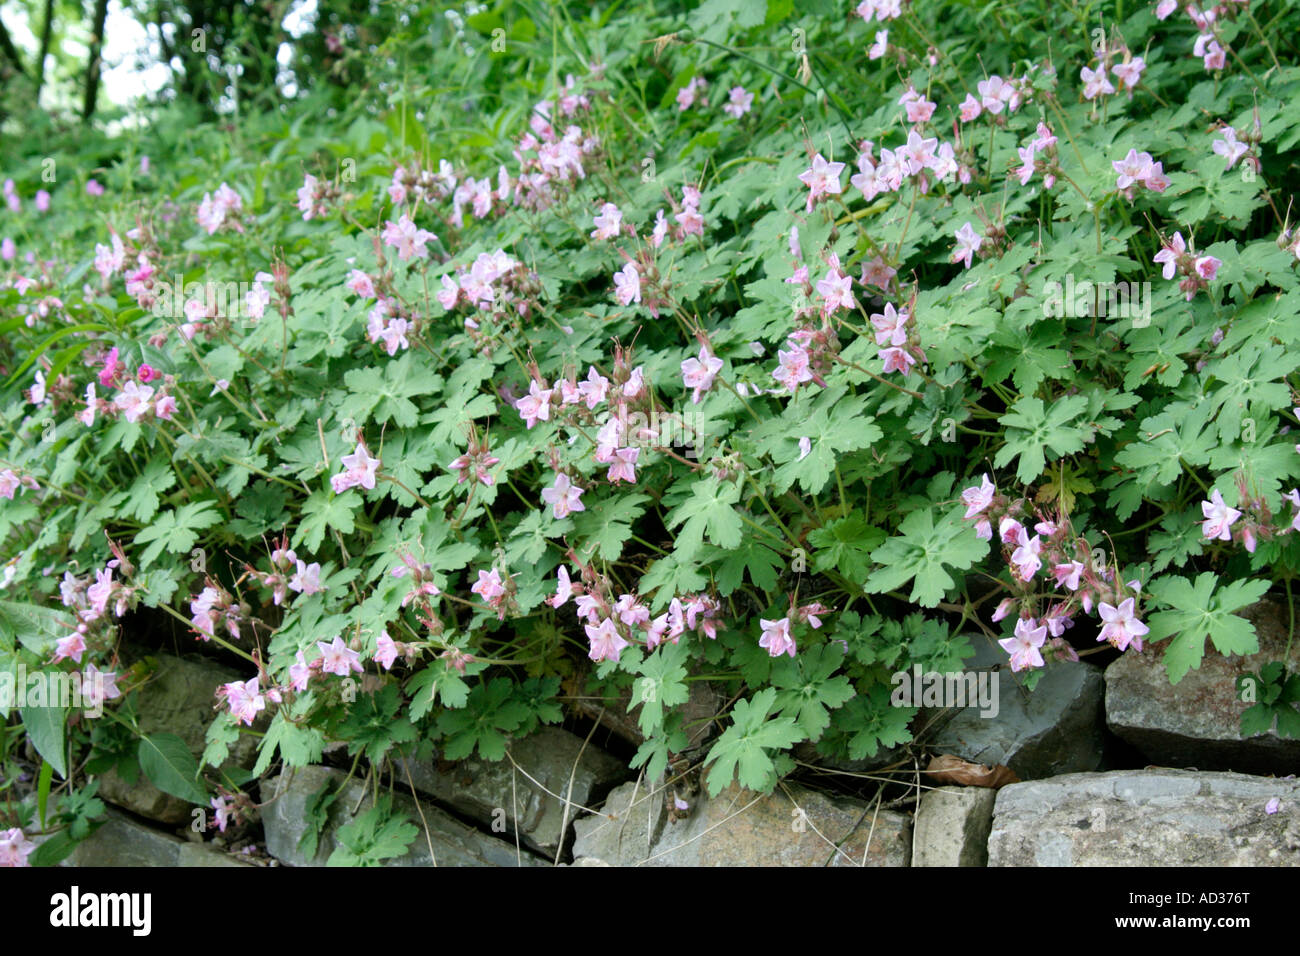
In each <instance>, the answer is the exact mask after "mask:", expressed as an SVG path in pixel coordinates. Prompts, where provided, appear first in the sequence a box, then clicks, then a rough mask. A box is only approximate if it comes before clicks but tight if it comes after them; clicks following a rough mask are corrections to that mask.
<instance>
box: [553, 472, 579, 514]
mask: <svg viewBox="0 0 1300 956" xmlns="http://www.w3.org/2000/svg"><path fill="white" fill-rule="evenodd" d="M582 492H583V489H581V488H579V487H578V486H577V485H575V484H573V482H572V481H570V480H569V476H568V475H566V474H564V473H563V472H561V473H560V474H558V475H556V476H555V484H553V485H552V486H551V487H549V488H543V489H542V500H543V501H544V502H546V503H547V504H548V505H551V507H552V513H553V514H554V515H555V517H556V518H557V519H558V518H567V517H568V516H569V514H570V513H572V512H574V511H586V510H587V508H586V506H585V505H583V503H582V501H581V498H582Z"/></svg>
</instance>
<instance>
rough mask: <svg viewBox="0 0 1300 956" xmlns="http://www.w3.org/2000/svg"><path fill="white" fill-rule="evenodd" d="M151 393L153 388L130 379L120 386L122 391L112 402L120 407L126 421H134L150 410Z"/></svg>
mask: <svg viewBox="0 0 1300 956" xmlns="http://www.w3.org/2000/svg"><path fill="white" fill-rule="evenodd" d="M152 395H153V389H152V388H150V387H149V386H148V385H138V384H136V383H135V382H134V381H131V382H127V383H126V384H125V385H123V386H122V391H121V392H120V393H119V394H118V395H117V397H116V398H114V399H113V404H114V405H116V406H117V407H118V408H119V409H121V411H122V412H123V414H124V415H125V417H126V420H127V421H128V422H132V423H134V422H138V421H140V419H142V418H144V416H145V415H147V414H149V412H150V411H151V410H152V409H151V408H150V406H149V398H150V396H152Z"/></svg>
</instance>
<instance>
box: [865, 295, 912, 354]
mask: <svg viewBox="0 0 1300 956" xmlns="http://www.w3.org/2000/svg"><path fill="white" fill-rule="evenodd" d="M908 318H909V315H908V313H907V310H906V309H904V310H903V311H901V312H900V311H898V310H897V309H895V308H894V304H893V303H892V302H886V303H885V311H884V312H883V313H879V312H878V313H875V314H873V315H872V316H871V324H872V325H873V326H875V329H876V344H877V345H880V346H891V345H892V346H901V345H906V344H907V320H908Z"/></svg>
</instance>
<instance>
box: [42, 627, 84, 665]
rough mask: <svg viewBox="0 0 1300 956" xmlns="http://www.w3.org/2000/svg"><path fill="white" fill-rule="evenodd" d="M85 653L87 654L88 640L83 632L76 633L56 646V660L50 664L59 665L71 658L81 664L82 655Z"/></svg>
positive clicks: (61, 640) (62, 639)
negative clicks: (60, 662)
mask: <svg viewBox="0 0 1300 956" xmlns="http://www.w3.org/2000/svg"><path fill="white" fill-rule="evenodd" d="M84 653H86V639H85V637H84V636H83V635H82V634H81V632H79V631H74V632H73V633H72V634H69V635H68V636H67V637H65V638H61V639H60V640H59V641H58V642H57V643H56V644H55V645H54V659H53V660H51V661H50V663H51V664H57V663H58V662H59V661H62V660H68V659H69V658H70V659H72V660H74V661H76V662H77V663H78V664H80V663H81V655H82V654H84Z"/></svg>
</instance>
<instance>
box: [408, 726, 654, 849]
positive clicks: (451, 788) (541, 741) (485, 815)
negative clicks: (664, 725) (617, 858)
mask: <svg viewBox="0 0 1300 956" xmlns="http://www.w3.org/2000/svg"><path fill="white" fill-rule="evenodd" d="M579 755H581V756H579ZM510 757H513V758H514V763H511V761H510V759H509V758H507V759H505V760H498V761H490V760H482V759H479V758H477V757H475V758H470V759H468V760H460V761H457V762H455V763H450V764H444V763H442V762H440V761H436V760H433V761H431V760H412V761H403V764H404V765H405V766H406V767H408V768H409V770H410V773H411V782H412V783H413V784H414V785H415V788H416V789H417V790H420V791H422V792H424V793H427V794H429V795H430V796H432V797H434V798H435V799H437V800H438V801H439V802H440V803H441V804H443V805H444V806H449V807H451V808H452V809H454V810H456V811H458V812H460V813H462V814H464V815H465V816H468V817H471V818H473V819H475V820H477V821H479V822H480V823H482V824H483V825H484V826H491V825H492V824H493V823H498V825H499V824H500V823H501V822H502V821H504V822H505V823H506V824H507V832H508V833H510V834H511V838H512V839H513V835H514V832H515V826H516V822H517V825H518V828H519V837H520V839H521V840H522V841H523V842H524V843H525V844H527V845H528V846H530V847H532V848H533V849H535V850H538V851H540V852H542V853H544V854H546V855H547V856H550V857H554V855H555V851H556V849H557V848H558V847H559V846H560V844H561V843H562V842H563V839H564V836H565V833H563V832H561V823H562V821H563V820H564V817H565V813H564V800H563V799H561V798H562V797H563V798H565V799H567V800H568V801H569V803H570V806H569V812H568V825H570V826H571V825H572V824H573V821H574V819H575V818H576V817H577V816H579V815H580V814H582V813H583V812H585V810H586V809H587V808H590V807H592V806H593V805H594V804H598V803H599V802H600V801H601V800H603V799H604V798H605V795H606V794H608V793H609V791H610V790H611V789H612V788H613V787H614V785H615V784H616V783H618V782H619V781H621V780H624V779H626V778H627V775H628V770H627V767H626V765H624V763H623V762H622V761H621V760H616V759H615V758H613V757H611V756H610V755H609V754H607V753H605V752H604V751H603V750H601V749H599V748H598V747H596V746H595V745H593V744H591V743H587V744H586V746H585V747H584V745H583V738H581V737H577V736H575V735H574V734H571V733H569V732H568V731H566V730H562V729H560V728H558V727H544V728H542V729H541V730H539V731H538V732H537V733H535V734H532V735H531V736H528V737H525V738H523V739H521V740H516V741H514V742H512V743H511V745H510ZM516 764H517V765H518V768H519V769H516V768H515V765H516ZM571 774H572V789H570V775H571ZM403 776H404V774H403V773H402V772H401V771H399V775H398V779H402V778H403ZM530 778H531V779H530Z"/></svg>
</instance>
